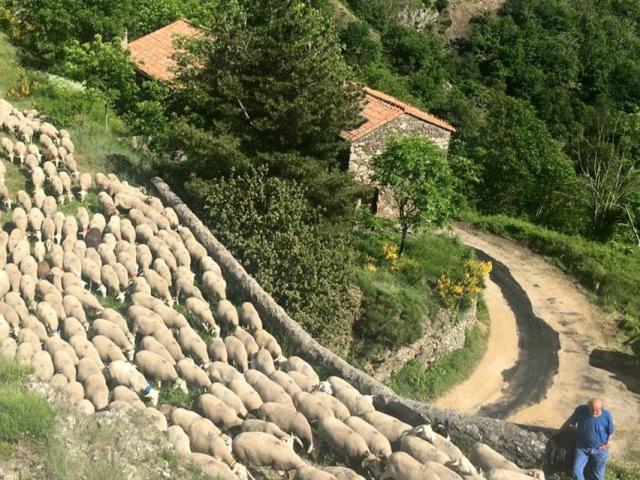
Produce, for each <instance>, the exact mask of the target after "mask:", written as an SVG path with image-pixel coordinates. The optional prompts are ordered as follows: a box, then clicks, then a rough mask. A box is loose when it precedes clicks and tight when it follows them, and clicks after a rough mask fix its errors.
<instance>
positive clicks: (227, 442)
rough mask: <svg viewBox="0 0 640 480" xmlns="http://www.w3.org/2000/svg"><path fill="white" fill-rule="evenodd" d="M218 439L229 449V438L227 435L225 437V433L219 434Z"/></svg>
mask: <svg viewBox="0 0 640 480" xmlns="http://www.w3.org/2000/svg"><path fill="white" fill-rule="evenodd" d="M220 438H221V439H222V441H223V442H224V444H225V445H226V446H227V447H229V448H231V437H230V436H229V435H227V434H226V433H222V434H220Z"/></svg>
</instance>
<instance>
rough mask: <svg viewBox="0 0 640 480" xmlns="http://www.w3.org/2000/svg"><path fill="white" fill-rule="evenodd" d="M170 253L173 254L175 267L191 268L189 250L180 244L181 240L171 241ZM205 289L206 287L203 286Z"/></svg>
mask: <svg viewBox="0 0 640 480" xmlns="http://www.w3.org/2000/svg"><path fill="white" fill-rule="evenodd" d="M171 254H172V255H173V258H174V259H175V263H176V267H177V268H180V267H183V268H186V269H189V270H190V268H191V255H189V251H188V250H187V249H186V248H185V246H184V245H183V244H182V241H179V242H178V241H176V242H174V243H173V246H172V247H171ZM205 289H206V287H205Z"/></svg>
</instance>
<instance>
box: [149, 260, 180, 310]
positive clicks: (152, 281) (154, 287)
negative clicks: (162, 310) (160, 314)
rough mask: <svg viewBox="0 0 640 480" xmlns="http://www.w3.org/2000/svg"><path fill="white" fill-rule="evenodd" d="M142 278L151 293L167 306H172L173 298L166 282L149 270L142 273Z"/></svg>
mask: <svg viewBox="0 0 640 480" xmlns="http://www.w3.org/2000/svg"><path fill="white" fill-rule="evenodd" d="M143 276H144V278H145V280H146V281H147V283H149V286H150V287H151V292H152V293H153V294H154V295H157V296H158V297H159V298H161V299H162V300H163V301H164V302H166V303H167V305H169V306H172V305H173V297H172V296H171V291H170V290H169V284H168V283H167V281H166V280H165V279H164V278H162V277H161V276H160V275H159V274H158V273H157V272H156V271H155V270H152V269H149V268H148V269H146V270H144V271H143Z"/></svg>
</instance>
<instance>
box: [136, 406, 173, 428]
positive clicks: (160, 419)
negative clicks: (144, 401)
mask: <svg viewBox="0 0 640 480" xmlns="http://www.w3.org/2000/svg"><path fill="white" fill-rule="evenodd" d="M142 415H143V416H144V417H145V420H148V423H151V425H153V426H154V427H155V428H156V429H157V430H158V431H159V432H166V431H167V428H168V427H169V426H168V425H167V417H165V416H164V415H163V414H162V412H160V410H158V409H156V408H153V407H145V409H144V410H143V411H142Z"/></svg>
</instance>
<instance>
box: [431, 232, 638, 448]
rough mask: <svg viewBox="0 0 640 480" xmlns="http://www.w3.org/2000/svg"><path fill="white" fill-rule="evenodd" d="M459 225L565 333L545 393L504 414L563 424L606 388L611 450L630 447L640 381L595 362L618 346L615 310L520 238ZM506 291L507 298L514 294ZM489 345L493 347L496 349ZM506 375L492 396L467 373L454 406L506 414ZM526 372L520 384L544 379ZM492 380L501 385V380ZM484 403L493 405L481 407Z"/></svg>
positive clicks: (541, 315) (543, 317) (560, 332)
mask: <svg viewBox="0 0 640 480" xmlns="http://www.w3.org/2000/svg"><path fill="white" fill-rule="evenodd" d="M453 230H454V233H455V234H456V235H458V237H459V238H460V240H461V241H462V242H463V243H465V244H467V245H469V246H471V247H473V248H475V249H477V250H480V251H482V252H485V253H486V254H487V255H489V256H490V257H493V258H494V259H496V260H497V261H498V262H500V263H502V264H504V266H505V267H506V268H507V269H508V271H509V273H510V274H511V275H512V277H513V280H514V282H516V283H517V284H518V285H519V287H521V288H522V290H523V291H524V292H526V296H527V297H528V299H529V300H530V302H531V307H532V311H533V313H534V314H535V316H536V317H538V318H539V319H541V320H542V321H543V322H544V323H546V324H547V325H548V326H549V327H551V329H553V330H554V331H555V332H557V333H558V335H559V342H560V350H559V352H558V361H559V363H558V371H557V373H556V374H555V376H553V378H552V381H551V382H550V384H549V385H548V388H545V389H544V390H546V392H543V394H542V396H541V398H538V399H535V400H532V401H531V402H525V403H523V404H521V405H519V406H517V405H515V404H512V406H513V407H516V408H514V409H512V410H511V411H503V412H502V413H505V415H504V417H503V418H507V419H508V420H510V421H514V422H517V423H522V424H530V425H537V426H542V427H550V428H557V427H558V426H560V425H561V424H562V423H563V422H564V420H565V419H566V418H567V417H568V416H569V415H570V414H571V412H572V411H573V409H574V408H575V406H576V405H579V404H582V403H584V402H585V401H586V400H588V399H589V398H590V397H593V396H600V397H602V398H603V399H604V402H605V407H606V408H607V409H609V410H610V411H611V413H612V415H613V418H614V422H615V424H616V426H617V433H616V437H615V441H614V443H613V447H612V452H613V453H614V454H616V453H620V452H622V451H624V450H626V447H631V446H633V445H634V443H635V440H636V439H637V434H638V433H639V431H640V395H639V393H640V382H637V383H634V382H633V379H630V376H629V375H625V372H624V371H620V368H621V367H620V365H617V364H614V363H610V364H607V363H606V362H604V363H600V364H598V367H596V366H593V365H592V364H591V363H590V356H592V354H593V353H594V352H596V351H608V350H611V347H610V344H611V343H612V339H613V338H614V337H615V324H614V320H613V319H612V318H611V316H610V315H607V314H606V313H604V312H602V311H601V310H600V309H599V308H598V307H596V306H595V305H593V304H592V303H591V302H590V301H589V299H588V298H587V297H586V295H585V294H584V293H583V292H582V291H581V289H580V288H579V287H578V286H576V285H575V284H574V283H573V282H572V281H571V280H570V279H569V278H567V277H566V275H564V274H563V273H562V272H561V271H560V270H558V269H557V268H556V267H554V266H552V265H551V264H549V263H548V262H547V261H546V260H544V258H543V257H541V256H539V255H536V254H535V253H533V252H531V251H530V250H528V249H526V248H524V247H522V246H520V245H518V244H517V243H516V242H513V241H510V240H507V239H504V238H501V237H498V236H495V235H491V234H488V233H484V232H480V231H476V230H473V229H471V228H470V227H468V226H465V225H459V224H458V225H456V226H455V227H454V229H453ZM494 293H495V292H494ZM505 297H507V300H508V294H506V295H505ZM494 298H495V296H494ZM511 308H513V306H511ZM514 311H515V313H516V315H517V314H518V313H519V312H518V310H517V309H516V310H514ZM519 325H520V324H519ZM520 333H525V332H520ZM494 341H495V339H494ZM512 341H513V340H512V336H511V340H510V339H509V337H507V338H504V339H502V341H501V342H500V343H503V342H504V343H509V342H512ZM520 347H522V343H520ZM507 348H509V347H508V346H507ZM494 351H495V349H494ZM487 352H488V355H490V354H491V349H488V350H487ZM519 353H520V355H519V356H518V360H517V361H516V362H515V364H514V366H517V365H518V364H521V365H522V364H523V363H526V362H528V361H531V360H532V359H531V358H527V357H526V356H522V355H521V354H522V350H520V349H519ZM490 362H491V359H490V358H489V359H487V358H484V359H483V360H482V363H481V364H480V366H482V365H483V364H484V365H490V364H491V363H490ZM505 366H506V365H505V364H504V361H503V362H502V364H499V366H498V367H497V368H500V369H501V372H502V370H504V369H505ZM489 368H490V367H489ZM507 371H508V370H507ZM495 373H496V372H494V377H495ZM478 374H479V372H475V373H474V374H473V375H472V377H471V378H470V380H472V379H473V378H474V377H475V376H476V375H478ZM504 380H505V382H504V383H505V384H503V385H499V387H496V388H500V390H499V393H498V394H497V395H496V392H493V396H491V395H489V393H490V392H487V391H482V390H481V389H477V388H476V389H474V388H469V389H467V390H466V391H462V388H464V387H465V385H467V387H469V386H472V385H470V384H469V383H468V382H469V381H467V382H465V383H463V384H461V385H460V386H459V387H458V388H457V389H455V390H454V391H453V392H456V395H457V397H458V398H462V397H465V402H464V404H460V405H459V406H457V405H455V404H454V403H455V402H450V405H448V406H450V407H451V408H454V409H456V407H458V408H457V409H459V410H461V411H473V410H480V412H481V413H485V414H487V413H489V414H491V413H497V414H498V415H499V414H500V412H499V411H496V410H495V407H496V405H500V404H501V403H502V402H504V401H505V399H507V398H509V397H510V396H513V395H514V394H516V392H513V391H511V392H510V386H509V385H508V383H509V382H508V380H509V377H508V375H507V376H506V378H505V379H504ZM522 380H523V381H521V382H518V383H519V384H520V387H521V388H529V387H538V386H539V385H530V386H527V379H522ZM530 382H531V383H533V384H535V383H537V380H536V378H532V379H531V380H530ZM625 382H626V383H625ZM493 384H494V385H497V383H496V382H495V381H494V383H493ZM505 386H506V388H505ZM513 386H517V384H512V385H511V387H513ZM453 392H452V393H453ZM446 398H447V397H445V398H444V399H443V401H446ZM494 399H495V400H494ZM487 400H488V401H489V402H491V403H490V404H489V405H487V404H486V403H485V402H486V401H487ZM527 403H528V404H527ZM443 405H444V404H443ZM481 405H483V406H486V408H479V407H480V406H481ZM492 410H493V412H492Z"/></svg>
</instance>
